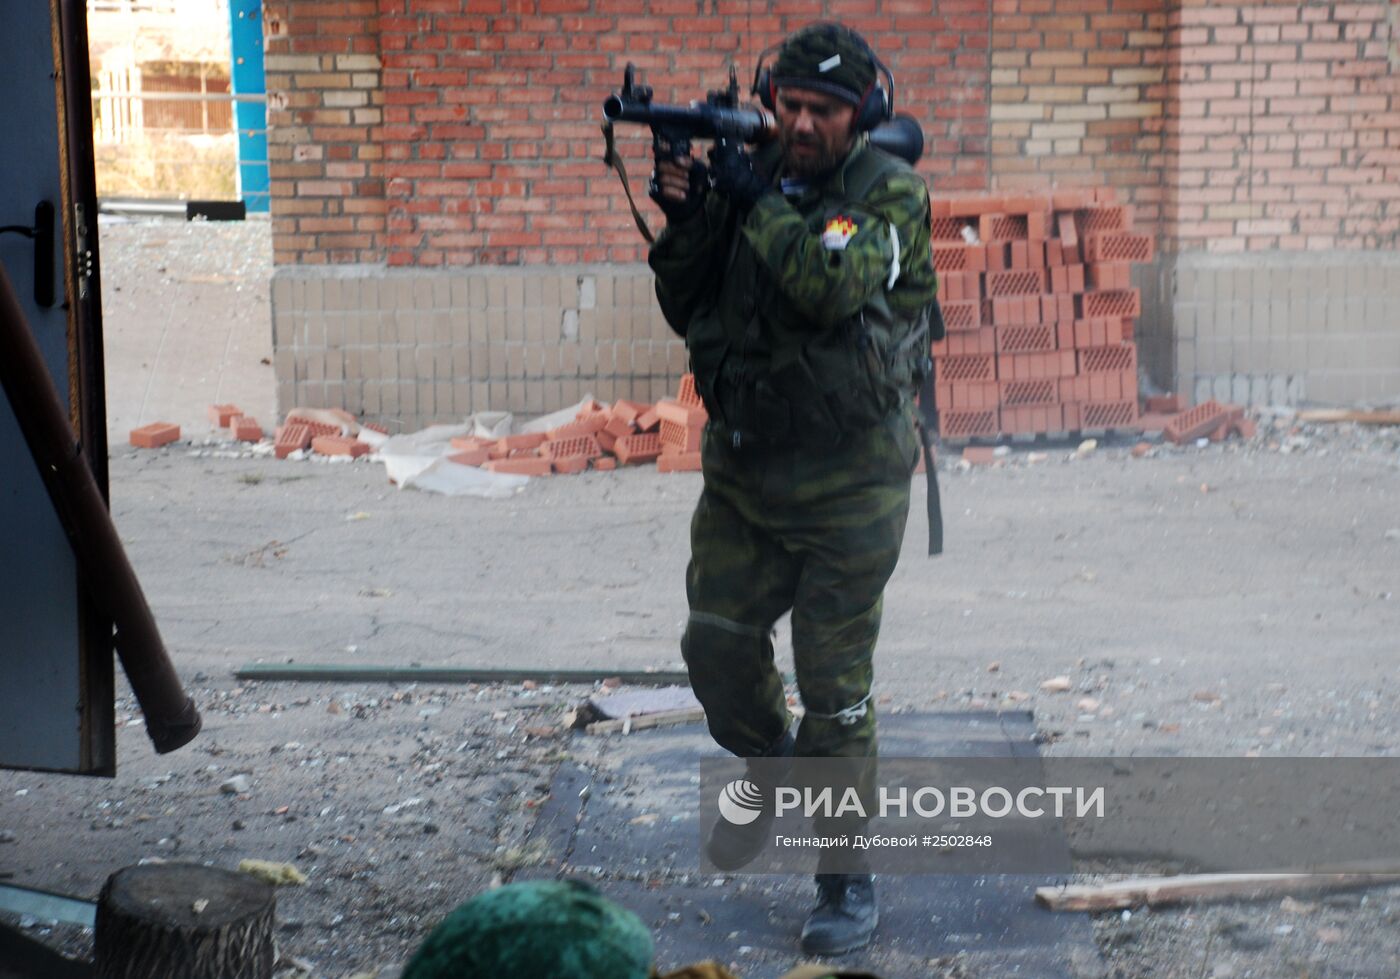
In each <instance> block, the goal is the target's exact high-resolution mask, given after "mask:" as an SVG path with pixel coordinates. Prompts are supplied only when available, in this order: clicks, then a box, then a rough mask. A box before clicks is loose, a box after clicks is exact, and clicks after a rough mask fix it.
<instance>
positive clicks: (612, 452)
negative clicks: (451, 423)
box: [447, 374, 708, 476]
mask: <svg viewBox="0 0 1400 979" xmlns="http://www.w3.org/2000/svg"><path fill="white" fill-rule="evenodd" d="M707 418H708V415H707V414H706V412H705V407H704V405H703V404H701V402H700V396H699V394H698V393H696V390H695V378H694V377H693V376H692V375H690V374H686V375H685V376H683V377H682V378H681V385H680V390H679V392H678V393H677V395H676V397H675V398H663V399H661V400H660V401H658V402H657V403H656V404H654V405H647V404H640V403H638V402H636V401H625V400H624V401H615V402H613V404H612V406H611V407H609V406H607V405H604V404H600V403H599V402H597V401H589V402H586V403H585V404H583V405H582V406H580V408H579V410H578V412H577V413H576V414H575V416H574V420H573V421H571V422H568V423H566V424H564V425H560V426H558V427H556V428H551V429H549V430H548V431H544V432H529V433H521V434H518V435H507V436H505V437H504V438H499V439H491V438H482V437H479V436H475V435H469V436H466V437H463V438H455V439H453V440H452V447H453V448H454V449H456V450H457V451H456V452H455V453H454V454H452V455H450V456H448V457H447V458H448V459H449V460H450V461H452V462H458V463H461V464H463V465H468V466H481V467H482V468H484V469H489V470H491V471H492V472H499V473H515V474H519V475H523V476H548V475H550V474H552V473H559V474H564V473H578V472H583V471H584V470H585V469H588V468H590V467H591V468H593V469H603V470H607V469H616V468H617V467H618V466H628V465H635V464H638V463H645V462H655V463H656V468H657V469H658V470H659V471H661V472H697V471H699V469H700V433H701V431H702V430H703V429H704V427H705V421H706V419H707Z"/></svg>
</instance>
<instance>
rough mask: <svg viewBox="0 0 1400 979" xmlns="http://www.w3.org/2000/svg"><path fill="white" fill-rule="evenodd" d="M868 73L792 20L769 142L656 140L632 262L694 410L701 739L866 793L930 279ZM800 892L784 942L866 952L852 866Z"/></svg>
mask: <svg viewBox="0 0 1400 979" xmlns="http://www.w3.org/2000/svg"><path fill="white" fill-rule="evenodd" d="M877 71H878V68H877V65H876V62H875V56H874V54H873V53H872V52H871V50H870V48H869V47H868V46H867V45H866V43H865V41H864V40H863V39H862V38H860V36H859V35H858V34H856V33H855V32H854V31H851V30H849V29H848V28H846V27H844V26H841V25H837V24H829V23H822V24H814V25H810V26H809V27H807V28H804V29H802V30H801V31H798V32H797V33H796V34H794V35H792V36H791V37H789V38H788V39H787V41H786V42H784V44H783V46H782V47H781V49H780V50H779V52H778V55H777V58H776V61H775V63H774V65H773V69H772V94H773V101H774V102H775V105H774V109H775V112H776V114H777V118H778V123H779V131H780V139H779V140H778V141H777V142H776V143H775V144H771V145H769V146H767V147H764V148H762V149H761V150H759V151H758V152H757V153H756V155H755V156H754V157H753V158H752V159H750V157H749V156H748V155H747V154H746V153H744V152H743V151H742V150H741V149H740V148H739V147H737V146H736V145H734V144H729V143H723V142H720V143H717V144H716V148H715V149H714V150H713V151H712V152H711V154H710V165H709V167H708V168H707V167H705V166H704V164H702V163H700V162H699V161H698V160H693V159H691V158H690V157H688V156H675V155H674V154H672V153H671V152H670V149H669V147H668V146H666V145H665V144H664V142H663V141H660V140H658V145H657V163H656V171H655V173H654V176H653V181H652V198H653V199H654V200H655V201H656V202H657V203H658V204H659V205H660V206H661V208H662V210H663V212H665V214H666V218H667V226H666V228H665V230H664V231H663V232H662V234H661V235H660V237H659V238H658V239H657V241H656V243H655V245H654V246H653V248H652V250H651V253H650V259H649V260H650V264H651V267H652V268H653V270H654V271H655V272H656V291H657V296H658V298H659V299H660V302H661V308H662V310H663V311H664V313H665V315H666V318H667V321H668V322H669V323H670V324H671V326H672V328H673V329H675V331H676V332H677V333H679V334H680V335H681V336H683V337H685V339H686V346H687V349H688V351H689V354H690V361H691V367H692V370H693V371H694V373H695V378H696V384H697V387H698V388H699V390H700V393H701V396H702V398H703V399H704V402H705V406H706V408H707V409H708V411H709V415H710V420H709V424H708V425H707V427H706V430H705V434H704V440H703V446H702V459H703V468H704V479H705V485H704V491H703V493H702V495H701V497H700V501H699V503H698V505H697V506H696V509H695V514H694V517H693V519H692V522H691V561H690V565H689V569H688V571H687V576H686V591H687V596H688V598H689V603H690V617H689V620H688V623H687V625H686V630H685V635H684V637H683V639H682V641H681V651H682V654H683V655H684V657H685V661H686V664H687V666H688V668H689V671H690V678H691V685H692V687H693V688H694V690H695V694H696V696H697V697H698V698H699V699H700V702H701V703H702V704H703V705H704V707H705V713H706V717H707V719H708V723H709V727H710V732H711V734H712V735H713V736H714V738H715V740H716V741H717V742H718V743H719V744H720V745H721V746H722V747H724V748H725V749H726V750H728V751H730V752H732V753H734V754H736V755H738V756H740V757H744V758H782V757H790V756H793V755H796V756H799V757H804V758H807V757H843V758H857V759H869V760H870V761H869V764H867V765H864V766H862V770H863V772H864V774H863V775H861V776H860V778H859V782H860V783H861V784H860V788H861V790H862V791H863V794H864V795H865V796H866V797H867V798H868V797H869V795H870V793H871V790H872V788H873V784H874V758H875V755H876V738H875V711H874V707H873V705H872V704H871V702H870V691H871V682H872V679H873V667H872V654H873V652H874V648H875V640H876V636H877V634H878V632H879V627H880V613H881V598H882V594H883V591H884V587H885V583H886V581H887V580H888V579H889V577H890V574H891V573H892V572H893V571H894V567H895V563H896V561H897V560H898V558H899V550H900V545H901V543H902V541H903V538H904V527H905V520H906V517H907V514H908V510H909V489H910V477H911V475H912V473H913V470H914V468H915V465H916V463H917V459H918V453H919V440H918V437H917V433H916V429H915V421H914V416H913V412H912V408H911V396H912V393H913V391H914V388H915V385H916V383H917V382H918V380H919V378H920V376H921V371H923V370H926V369H927V367H928V359H927V358H928V349H929V341H930V337H929V332H928V331H929V326H928V323H929V314H930V310H931V307H932V306H933V303H934V296H935V292H936V281H935V277H934V272H933V268H932V264H931V261H930V253H929V205H928V190H927V188H926V187H925V185H924V182H923V180H922V178H920V177H919V176H918V175H917V174H916V173H915V172H914V171H913V170H912V169H911V168H910V167H909V166H907V165H906V164H904V163H903V162H902V161H899V160H896V159H895V158H894V157H891V156H889V155H887V154H885V153H883V152H881V151H880V150H878V149H875V148H874V147H872V146H871V145H870V143H869V140H868V138H867V136H866V135H865V132H864V131H863V130H865V129H868V128H870V126H872V125H873V123H874V121H875V120H872V117H871V114H870V112H869V107H868V106H866V107H865V108H862V106H863V104H864V103H866V101H867V100H868V99H870V98H880V97H881V92H880V91H879V90H878V89H877V88H876V79H877ZM877 118H878V116H877ZM789 610H791V612H792V645H793V654H794V659H795V662H796V671H797V685H798V690H799V692H800V694H801V698H802V703H803V706H804V708H805V715H804V717H803V719H802V721H801V723H800V724H799V725H798V728H797V734H796V737H795V738H794V737H793V735H792V734H791V733H789V725H790V722H791V716H790V715H789V713H788V709H787V701H786V698H785V696H784V691H783V683H782V679H781V678H780V676H779V674H778V671H777V670H776V668H775V667H774V663H773V646H772V642H771V639H770V635H771V632H772V629H773V625H774V623H775V622H776V621H777V619H778V618H779V617H780V616H782V615H783V614H784V613H785V612H788V611H789ZM758 767H759V768H760V769H763V768H765V766H758ZM771 767H772V766H771V765H770V766H767V770H769V771H771ZM752 771H753V769H751V772H752ZM770 781H771V776H770ZM837 797H838V798H839V797H840V793H839V791H838V793H837ZM770 826H771V811H770V812H766V813H765V814H764V817H763V818H760V819H758V820H756V821H755V822H754V823H750V824H749V825H748V826H745V827H734V826H733V825H731V824H729V823H727V822H726V821H724V820H721V821H720V822H719V823H717V824H716V828H715V831H714V832H713V834H712V835H711V838H710V839H709V841H708V842H707V844H706V852H707V854H708V855H709V857H710V859H711V860H712V861H713V862H714V864H715V865H716V866H719V867H720V868H722V869H738V868H739V867H741V866H743V865H744V864H746V863H748V862H750V861H751V860H752V859H753V858H754V857H755V856H757V854H758V852H759V851H760V850H761V848H762V846H763V844H764V842H766V840H767V839H768V838H769V828H770ZM854 828H856V829H858V828H859V827H858V826H857V827H854ZM816 829H817V831H818V832H828V831H829V832H837V833H839V832H849V831H850V830H852V829H853V827H852V826H851V825H850V824H831V823H828V824H826V825H823V824H821V823H820V822H819V823H818V825H817V827H816ZM846 859H847V862H849V857H847V858H846ZM847 869H849V868H848V867H847ZM817 885H818V899H819V903H818V906H817V908H816V910H815V911H813V913H812V915H811V917H810V918H809V919H808V921H807V923H806V925H805V926H804V928H803V933H802V944H803V948H804V950H806V951H808V952H811V953H825V954H838V953H840V952H844V951H848V950H850V949H854V948H858V947H860V946H862V945H864V944H866V943H867V942H868V941H869V940H870V936H871V935H872V933H873V932H874V929H875V926H876V923H877V921H878V912H877V908H876V903H875V895H874V886H873V878H872V877H871V875H870V874H869V873H860V874H850V873H831V872H825V870H824V868H823V867H821V866H819V868H818V875H817Z"/></svg>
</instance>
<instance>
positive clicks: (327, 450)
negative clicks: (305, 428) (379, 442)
mask: <svg viewBox="0 0 1400 979" xmlns="http://www.w3.org/2000/svg"><path fill="white" fill-rule="evenodd" d="M311 450H312V451H313V452H318V453H320V454H321V455H323V456H349V457H350V458H352V459H358V458H359V457H360V456H362V455H364V454H366V453H367V452H369V445H368V443H365V442H361V441H360V440H359V439H354V438H350V437H349V436H348V435H317V436H316V437H315V438H313V439H312V440H311Z"/></svg>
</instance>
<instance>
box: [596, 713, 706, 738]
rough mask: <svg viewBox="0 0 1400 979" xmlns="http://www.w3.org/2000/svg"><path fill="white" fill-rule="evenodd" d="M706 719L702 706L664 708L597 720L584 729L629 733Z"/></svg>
mask: <svg viewBox="0 0 1400 979" xmlns="http://www.w3.org/2000/svg"><path fill="white" fill-rule="evenodd" d="M704 719H705V711H704V709H703V708H700V707H690V708H687V709H686V710H664V711H659V712H657V713H655V714H640V715H638V716H636V717H620V718H618V719H616V720H612V721H595V722H594V723H592V724H590V725H588V727H586V728H585V729H584V730H586V731H587V732H588V733H589V734H619V733H621V734H627V733H629V732H631V731H645V730H646V729H647V728H653V727H671V726H672V725H675V724H694V723H695V722H697V721H703V720H704Z"/></svg>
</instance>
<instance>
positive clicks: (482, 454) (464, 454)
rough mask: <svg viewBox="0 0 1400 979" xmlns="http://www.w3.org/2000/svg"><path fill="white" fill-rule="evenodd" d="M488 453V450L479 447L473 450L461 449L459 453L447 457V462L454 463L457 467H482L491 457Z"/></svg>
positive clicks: (489, 451) (482, 446)
mask: <svg viewBox="0 0 1400 979" xmlns="http://www.w3.org/2000/svg"><path fill="white" fill-rule="evenodd" d="M490 453H491V450H490V449H488V448H486V447H485V446H484V445H481V446H477V447H476V448H474V449H463V450H462V451H460V452H454V453H452V454H451V455H449V456H448V457H447V461H448V462H455V463H457V465H459V466H484V465H485V464H486V462H487V460H489V459H490V457H491V455H490Z"/></svg>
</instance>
